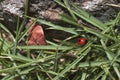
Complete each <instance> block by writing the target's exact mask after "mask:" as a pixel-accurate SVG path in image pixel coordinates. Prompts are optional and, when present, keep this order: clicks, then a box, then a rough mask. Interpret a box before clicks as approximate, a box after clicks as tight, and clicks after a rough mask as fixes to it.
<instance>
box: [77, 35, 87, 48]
mask: <svg viewBox="0 0 120 80" xmlns="http://www.w3.org/2000/svg"><path fill="white" fill-rule="evenodd" d="M86 42H87V40H86V38H84V37H81V38H79V40H78V45H80V46H83V45H85V44H86Z"/></svg>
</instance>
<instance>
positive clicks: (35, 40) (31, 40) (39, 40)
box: [27, 20, 47, 45]
mask: <svg viewBox="0 0 120 80" xmlns="http://www.w3.org/2000/svg"><path fill="white" fill-rule="evenodd" d="M33 22H34V20H30V21H29V22H28V24H27V26H29V25H31V24H32V23H33ZM46 44H47V42H46V39H45V35H44V31H43V28H42V26H41V25H39V24H37V23H36V24H35V25H33V26H32V29H31V30H30V31H29V33H28V45H46Z"/></svg>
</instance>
